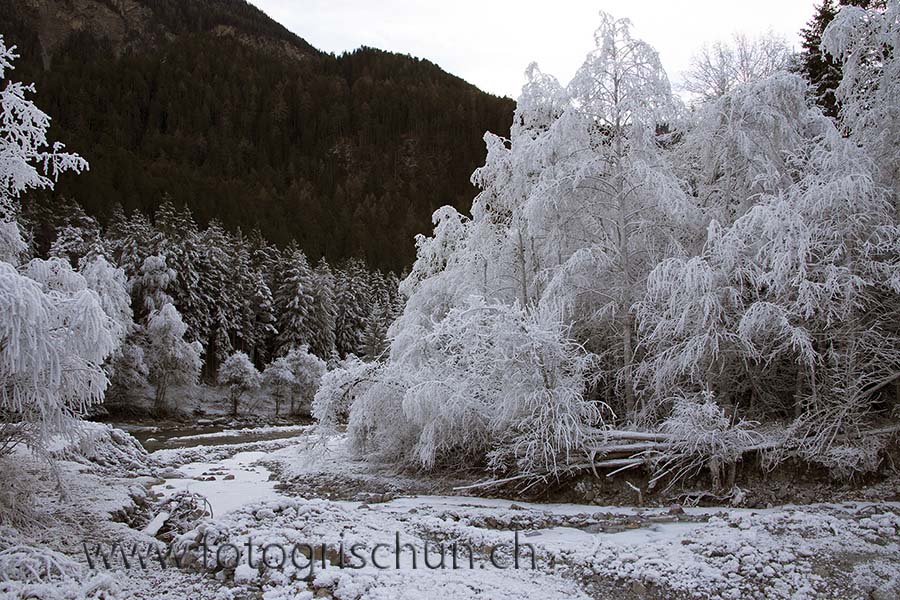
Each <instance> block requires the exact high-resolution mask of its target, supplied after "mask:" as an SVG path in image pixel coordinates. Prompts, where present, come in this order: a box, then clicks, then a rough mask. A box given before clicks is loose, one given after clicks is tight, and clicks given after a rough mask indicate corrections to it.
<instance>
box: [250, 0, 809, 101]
mask: <svg viewBox="0 0 900 600" xmlns="http://www.w3.org/2000/svg"><path fill="white" fill-rule="evenodd" d="M250 1H251V2H253V3H254V4H256V5H257V6H258V7H260V8H261V9H262V10H264V11H265V12H266V13H267V14H268V15H269V16H271V17H272V18H274V19H275V20H276V21H278V22H280V23H281V24H283V25H284V26H286V27H287V28H288V29H290V30H291V31H293V32H294V33H296V34H297V35H299V36H300V37H302V38H303V39H305V40H306V41H308V42H309V43H310V44H312V45H313V46H315V47H316V48H319V49H320V50H325V51H326V52H335V53H340V52H343V51H344V50H352V49H354V48H357V47H359V46H361V45H366V46H374V47H376V48H381V49H383V50H392V51H394V52H402V53H404V54H412V55H413V56H418V57H421V58H427V59H428V60H431V61H432V62H435V63H437V64H438V65H440V66H441V67H442V68H443V69H444V70H446V71H449V72H450V73H453V74H454V75H458V76H460V77H462V78H463V79H465V80H467V81H469V82H471V83H474V84H475V85H477V86H478V87H480V88H481V89H483V90H486V91H489V92H493V93H495V94H505V95H508V96H511V97H513V98H515V97H516V96H518V94H519V90H520V89H521V86H522V83H523V82H524V75H523V73H524V72H525V68H526V67H527V66H528V64H529V63H530V62H532V61H537V63H538V64H539V65H540V67H541V70H542V71H544V72H545V73H549V74H552V75H555V76H556V77H557V78H558V79H559V80H560V81H561V82H562V83H563V84H565V83H568V81H569V79H570V78H571V77H572V75H573V74H574V73H575V70H576V69H577V68H578V66H579V65H580V64H581V62H582V60H583V59H584V56H585V55H586V54H587V52H588V51H589V50H590V49H591V48H592V45H593V37H592V33H593V31H594V29H596V27H597V24H598V23H599V19H598V17H597V14H598V12H599V11H600V10H605V11H607V12H610V13H612V14H613V15H615V16H616V17H628V18H629V19H631V21H632V23H633V24H634V32H635V35H636V36H637V37H640V38H642V39H644V40H646V41H648V42H650V43H651V44H652V45H653V46H654V47H655V48H656V49H657V50H658V51H659V53H660V56H661V58H662V62H663V65H664V66H665V67H666V70H667V71H668V73H669V78H670V79H671V80H672V81H673V83H677V81H678V80H679V78H680V77H679V75H680V73H681V72H683V71H684V70H685V69H686V68H687V67H688V65H689V64H690V59H691V56H692V55H693V54H694V53H695V52H696V51H697V49H698V48H700V46H702V45H703V43H704V42H712V41H715V40H718V39H726V38H728V37H730V36H731V34H732V33H734V32H743V33H747V34H751V35H752V34H757V33H763V32H766V31H769V30H771V31H773V32H775V33H779V34H781V35H783V36H784V37H785V38H787V40H788V41H789V42H790V44H791V45H793V46H794V47H799V40H798V37H797V32H798V31H799V30H800V28H801V27H803V25H804V24H805V23H806V21H807V20H809V18H810V16H811V15H812V11H813V6H814V4H815V2H814V0H740V1H734V0H681V1H678V0H670V1H663V0H631V1H630V2H627V1H624V0H594V1H587V0H519V1H511V0H455V1H454V0H442V1H440V2H432V1H418V2H416V1H413V0H250Z"/></svg>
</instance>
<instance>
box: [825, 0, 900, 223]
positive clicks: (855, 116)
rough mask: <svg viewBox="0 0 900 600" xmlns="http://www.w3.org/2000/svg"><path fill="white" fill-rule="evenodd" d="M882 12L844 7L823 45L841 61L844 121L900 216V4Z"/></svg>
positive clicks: (891, 2) (893, 1)
mask: <svg viewBox="0 0 900 600" xmlns="http://www.w3.org/2000/svg"><path fill="white" fill-rule="evenodd" d="M884 5H885V6H884V9H883V10H877V9H874V8H870V9H863V8H859V7H858V6H844V7H843V8H841V11H840V12H839V13H838V15H837V16H836V17H835V18H834V20H833V21H832V22H831V24H830V25H829V26H828V27H827V29H826V30H825V33H824V35H823V36H822V45H823V47H824V48H825V50H826V51H827V52H828V53H829V54H831V55H833V56H834V57H835V58H837V59H838V60H839V61H840V63H841V68H842V71H843V78H842V79H841V83H840V85H839V86H838V88H837V90H836V91H835V97H836V98H837V101H838V102H839V103H840V107H841V108H840V120H841V123H842V124H843V125H844V127H845V128H846V129H847V130H848V131H849V132H850V136H851V138H852V139H853V140H854V141H856V142H857V143H859V144H860V145H862V146H863V147H864V148H865V150H866V152H867V153H868V154H869V156H871V158H872V160H873V161H874V162H875V164H876V166H877V169H878V171H877V172H878V175H879V180H880V182H881V183H883V184H884V185H886V186H888V187H889V188H890V189H891V191H892V194H893V196H894V204H895V207H896V210H897V214H898V215H900V1H898V0H887V2H885V3H884Z"/></svg>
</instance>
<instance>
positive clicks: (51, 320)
mask: <svg viewBox="0 0 900 600" xmlns="http://www.w3.org/2000/svg"><path fill="white" fill-rule="evenodd" d="M57 269H58V270H59V271H57ZM28 271H29V272H31V273H34V274H42V275H44V276H45V277H44V278H43V279H44V280H43V281H37V280H35V279H33V278H31V277H28V276H27V275H23V274H20V273H19V272H17V271H16V269H15V268H14V267H13V266H12V265H11V264H9V263H7V262H0V314H2V315H3V318H2V319H0V340H2V342H0V414H2V419H0V454H4V453H7V452H9V451H10V450H11V449H12V447H14V446H15V445H16V444H18V443H24V444H27V445H29V446H31V447H32V448H33V449H35V450H43V449H44V446H45V444H46V443H47V442H48V441H49V439H50V437H51V436H52V435H54V434H67V433H71V432H72V427H73V421H74V420H75V419H77V418H78V417H79V416H81V415H83V414H84V412H85V411H86V410H87V408H88V407H89V406H91V405H92V404H96V403H99V402H100V401H101V400H102V399H103V394H104V392H105V390H106V387H107V385H108V380H107V378H106V375H105V373H104V372H103V369H102V368H101V365H102V364H103V361H104V360H106V358H107V357H108V356H109V355H110V354H111V353H112V352H113V351H114V350H115V349H116V347H117V345H118V340H117V339H116V335H115V333H114V328H115V322H114V321H113V319H111V318H110V317H109V316H108V315H107V314H106V313H105V312H104V310H103V307H102V306H101V301H100V298H99V297H98V296H97V293H96V292H95V291H93V290H90V289H88V287H87V283H86V282H85V281H84V279H83V278H82V277H81V276H80V275H78V274H77V273H75V272H74V271H71V268H70V267H69V265H68V263H67V262H64V261H58V262H54V263H53V264H52V265H51V266H50V267H49V268H43V265H39V264H37V263H36V262H34V261H32V263H30V264H29V269H28ZM63 271H64V272H63ZM52 283H55V284H57V285H55V286H50V285H48V284H52Z"/></svg>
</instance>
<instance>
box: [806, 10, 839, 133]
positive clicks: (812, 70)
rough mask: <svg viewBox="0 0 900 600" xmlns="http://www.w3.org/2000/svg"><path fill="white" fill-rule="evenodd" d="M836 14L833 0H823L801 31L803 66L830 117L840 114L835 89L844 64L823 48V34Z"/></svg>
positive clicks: (817, 99)
mask: <svg viewBox="0 0 900 600" xmlns="http://www.w3.org/2000/svg"><path fill="white" fill-rule="evenodd" d="M835 15H837V7H836V6H835V3H834V0H822V4H820V5H819V6H817V7H816V12H815V14H814V15H813V17H812V18H811V19H810V20H809V22H808V23H807V24H806V27H804V28H803V29H802V30H801V31H800V37H801V39H802V42H801V45H802V47H803V51H802V53H801V54H800V69H801V72H802V73H803V75H804V76H805V77H806V79H807V81H809V82H810V84H811V85H812V87H813V93H814V94H815V98H816V102H817V103H818V104H819V106H821V107H822V111H823V112H824V113H825V114H826V115H828V116H829V117H832V118H834V117H837V113H838V107H837V102H836V101H835V98H834V90H836V89H837V86H838V84H840V82H841V68H840V65H838V63H837V62H836V61H835V59H834V58H833V57H832V56H830V55H828V54H827V53H825V52H823V51H822V47H821V46H822V34H823V33H824V32H825V28H826V27H828V24H829V23H831V21H832V20H833V19H834V17H835Z"/></svg>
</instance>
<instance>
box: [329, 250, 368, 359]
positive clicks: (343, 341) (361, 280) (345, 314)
mask: <svg viewBox="0 0 900 600" xmlns="http://www.w3.org/2000/svg"><path fill="white" fill-rule="evenodd" d="M367 284H368V278H367V277H366V269H365V266H364V265H363V264H362V262H361V261H359V260H355V259H354V260H349V261H347V263H345V264H344V265H343V266H342V267H341V268H340V269H337V271H336V272H335V282H334V303H335V306H336V307H337V314H336V315H335V345H336V347H337V351H338V353H339V354H341V355H342V356H346V355H348V354H358V353H359V351H360V344H361V343H362V332H363V330H364V328H365V323H366V317H367V316H368V313H369V308H368V305H369V300H370V298H369V290H368V286H367Z"/></svg>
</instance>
